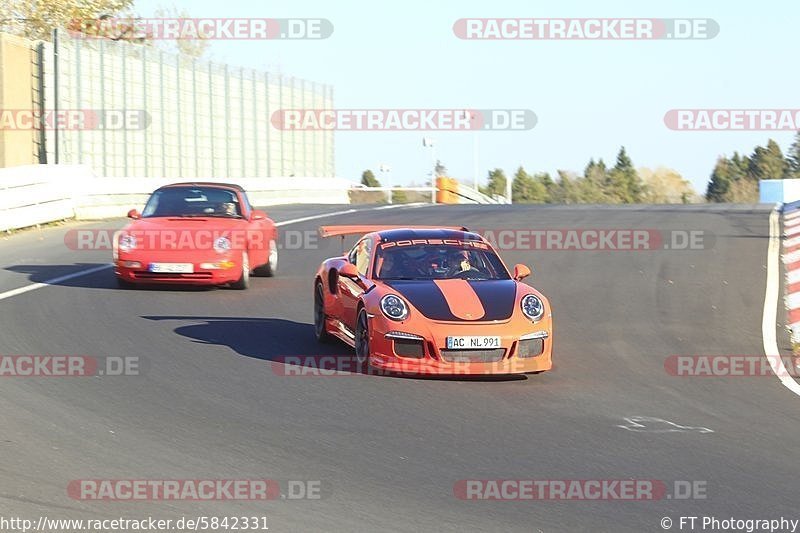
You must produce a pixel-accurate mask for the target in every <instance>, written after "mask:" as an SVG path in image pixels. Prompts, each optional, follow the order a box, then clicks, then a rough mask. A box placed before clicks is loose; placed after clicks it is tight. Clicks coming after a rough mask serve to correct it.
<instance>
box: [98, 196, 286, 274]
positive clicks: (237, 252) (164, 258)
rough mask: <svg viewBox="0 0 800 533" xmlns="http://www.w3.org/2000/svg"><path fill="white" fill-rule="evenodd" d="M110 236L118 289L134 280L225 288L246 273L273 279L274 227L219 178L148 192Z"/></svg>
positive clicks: (275, 259) (276, 265)
mask: <svg viewBox="0 0 800 533" xmlns="http://www.w3.org/2000/svg"><path fill="white" fill-rule="evenodd" d="M128 217H130V218H132V219H133V222H131V223H130V224H128V225H127V226H125V227H124V228H123V229H122V230H121V231H119V232H118V233H117V234H116V235H115V237H114V241H113V245H114V247H113V255H114V265H115V269H114V272H115V274H116V276H117V281H118V283H119V285H120V286H121V287H129V286H130V285H132V284H134V283H180V284H194V285H225V284H227V285H229V286H230V287H232V288H235V289H246V288H247V287H248V285H249V280H250V273H251V272H252V273H253V274H255V275H263V276H273V275H275V272H276V269H277V267H278V245H277V242H278V232H277V228H276V227H275V224H274V223H273V221H272V220H271V219H269V218H267V214H266V213H264V212H263V211H258V210H256V209H253V208H252V207H251V206H250V202H249V201H248V199H247V194H245V191H244V189H242V187H240V186H238V185H230V184H225V183H175V184H172V185H167V186H165V187H161V188H160V189H158V190H156V191H155V192H153V194H152V195H151V196H150V199H149V200H148V201H147V204H146V205H145V207H144V210H143V211H142V212H141V213H139V212H138V211H136V210H131V211H130V212H129V213H128Z"/></svg>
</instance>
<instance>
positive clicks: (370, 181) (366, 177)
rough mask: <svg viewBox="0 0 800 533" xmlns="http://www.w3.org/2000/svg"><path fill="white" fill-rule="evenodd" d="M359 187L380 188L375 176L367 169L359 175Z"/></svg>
mask: <svg viewBox="0 0 800 533" xmlns="http://www.w3.org/2000/svg"><path fill="white" fill-rule="evenodd" d="M361 185H365V186H367V187H380V186H381V182H379V181H378V178H376V177H375V174H373V173H372V171H371V170H369V169H367V170H365V171H364V172H362V173H361Z"/></svg>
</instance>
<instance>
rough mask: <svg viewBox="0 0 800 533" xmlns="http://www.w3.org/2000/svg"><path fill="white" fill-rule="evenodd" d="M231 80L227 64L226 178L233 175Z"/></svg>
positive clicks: (225, 100) (225, 99)
mask: <svg viewBox="0 0 800 533" xmlns="http://www.w3.org/2000/svg"><path fill="white" fill-rule="evenodd" d="M229 81H230V79H229V74H228V65H227V63H226V64H225V98H224V102H225V177H228V176H230V175H231V116H230V108H231V95H230V87H229V86H228V83H229Z"/></svg>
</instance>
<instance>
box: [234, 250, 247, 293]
mask: <svg viewBox="0 0 800 533" xmlns="http://www.w3.org/2000/svg"><path fill="white" fill-rule="evenodd" d="M249 286H250V258H249V257H248V256H247V252H242V275H241V277H239V279H238V280H236V281H234V282H233V283H231V288H232V289H237V290H244V289H246V288H247V287H249Z"/></svg>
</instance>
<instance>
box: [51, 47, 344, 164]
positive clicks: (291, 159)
mask: <svg viewBox="0 0 800 533" xmlns="http://www.w3.org/2000/svg"><path fill="white" fill-rule="evenodd" d="M38 51H39V54H38V55H39V69H38V74H37V75H38V77H39V78H40V79H41V81H42V83H40V84H39V85H40V86H43V89H42V91H41V94H39V95H38V97H39V98H42V97H43V102H39V104H40V107H41V109H46V110H54V109H58V110H98V111H102V112H109V111H113V112H123V111H124V110H143V111H145V112H146V117H147V119H148V121H147V122H146V123H145V124H142V125H141V126H142V127H120V128H104V129H91V128H72V129H57V128H48V129H47V130H46V131H45V135H44V138H43V139H42V140H41V142H42V144H44V150H41V152H42V153H43V154H46V160H47V161H48V162H51V163H52V162H57V163H68V164H87V165H90V166H91V167H92V168H93V169H94V170H95V172H96V173H98V174H99V175H103V176H131V177H154V176H157V177H167V178H225V177H271V176H286V177H289V176H297V177H305V176H315V177H326V176H333V175H334V173H335V167H334V143H333V132H332V131H330V130H327V131H318V130H316V131H297V130H291V131H287V130H281V129H278V128H276V127H275V126H274V125H273V124H272V123H271V121H270V117H271V116H272V113H273V112H275V111H276V110H279V109H288V108H306V109H308V108H315V109H332V108H333V88H332V87H331V86H330V85H324V84H320V83H315V82H311V81H307V80H302V79H298V78H294V77H286V76H282V75H279V74H270V73H267V72H258V71H255V70H252V69H244V68H238V67H237V68H234V67H230V66H228V65H220V64H215V63H211V62H206V61H198V60H197V59H193V58H191V57H186V56H181V55H176V54H170V53H167V52H163V51H160V50H158V49H156V48H154V47H151V46H147V45H137V44H130V43H126V42H123V41H112V40H107V39H85V38H71V37H70V36H69V35H67V34H65V33H64V32H59V33H58V34H57V38H56V39H54V41H53V42H52V43H42V44H41V45H40V46H39V47H38ZM43 158H44V157H42V156H40V159H43Z"/></svg>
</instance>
